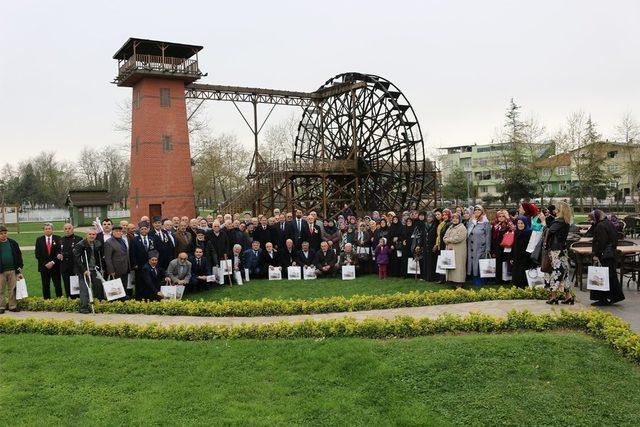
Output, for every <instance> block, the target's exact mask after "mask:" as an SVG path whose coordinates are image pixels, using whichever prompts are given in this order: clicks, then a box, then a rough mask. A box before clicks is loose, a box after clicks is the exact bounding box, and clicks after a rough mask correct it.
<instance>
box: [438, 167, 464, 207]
mask: <svg viewBox="0 0 640 427" xmlns="http://www.w3.org/2000/svg"><path fill="white" fill-rule="evenodd" d="M467 179H468V178H467V173H466V172H465V171H464V170H462V168H460V167H459V166H458V167H456V168H455V169H454V170H453V171H451V173H450V174H449V176H448V177H447V182H446V183H445V184H444V185H443V186H442V196H443V197H444V198H446V199H448V200H455V201H456V202H458V201H459V200H467V196H471V194H469V191H470V189H469V183H468V182H467Z"/></svg>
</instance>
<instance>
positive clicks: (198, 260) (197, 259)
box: [196, 258, 200, 267]
mask: <svg viewBox="0 0 640 427" xmlns="http://www.w3.org/2000/svg"><path fill="white" fill-rule="evenodd" d="M196 261H197V262H198V267H200V258H196Z"/></svg>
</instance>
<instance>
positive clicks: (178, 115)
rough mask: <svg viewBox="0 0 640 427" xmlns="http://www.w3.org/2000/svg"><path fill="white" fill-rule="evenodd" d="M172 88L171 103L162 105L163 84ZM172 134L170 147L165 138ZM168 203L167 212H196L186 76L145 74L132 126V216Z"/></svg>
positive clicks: (136, 94)
mask: <svg viewBox="0 0 640 427" xmlns="http://www.w3.org/2000/svg"><path fill="white" fill-rule="evenodd" d="M163 88H166V89H169V91H170V99H171V105H170V106H169V107H162V106H161V105H160V92H161V91H160V89H163ZM166 138H170V142H171V147H170V149H169V150H167V149H166V148H165V144H164V143H163V139H166ZM150 204H160V205H162V216H163V217H171V216H182V215H188V216H189V217H193V216H195V199H194V191H193V177H192V175H191V154H190V150H189V132H188V129H187V110H186V104H185V99H184V82H182V81H180V80H169V79H158V78H144V79H142V80H141V81H139V82H138V83H136V84H135V86H134V87H133V106H132V126H131V186H130V192H129V206H131V220H132V221H136V222H137V221H139V219H140V217H141V216H143V215H149V205H150Z"/></svg>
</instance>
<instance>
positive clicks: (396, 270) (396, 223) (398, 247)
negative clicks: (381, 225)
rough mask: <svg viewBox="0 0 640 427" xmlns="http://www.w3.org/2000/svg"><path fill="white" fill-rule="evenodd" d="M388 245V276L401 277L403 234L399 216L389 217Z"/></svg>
mask: <svg viewBox="0 0 640 427" xmlns="http://www.w3.org/2000/svg"><path fill="white" fill-rule="evenodd" d="M387 242H388V243H387V244H388V245H389V250H390V252H389V276H391V277H401V276H403V274H402V253H403V250H404V249H403V248H404V244H403V236H402V224H401V223H400V218H398V217H397V216H394V217H393V218H392V219H391V225H390V226H389V238H388V239H387Z"/></svg>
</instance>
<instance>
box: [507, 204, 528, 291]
mask: <svg viewBox="0 0 640 427" xmlns="http://www.w3.org/2000/svg"><path fill="white" fill-rule="evenodd" d="M530 238H531V220H530V219H529V218H528V217H527V216H525V215H520V216H519V217H518V220H517V221H516V235H515V238H514V243H513V251H512V252H511V283H513V285H514V286H517V287H519V288H526V287H527V286H528V285H529V283H528V281H527V270H529V269H530V268H531V254H530V253H529V252H527V246H528V245H529V239H530Z"/></svg>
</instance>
